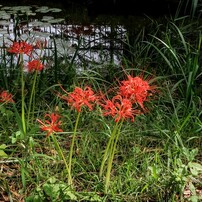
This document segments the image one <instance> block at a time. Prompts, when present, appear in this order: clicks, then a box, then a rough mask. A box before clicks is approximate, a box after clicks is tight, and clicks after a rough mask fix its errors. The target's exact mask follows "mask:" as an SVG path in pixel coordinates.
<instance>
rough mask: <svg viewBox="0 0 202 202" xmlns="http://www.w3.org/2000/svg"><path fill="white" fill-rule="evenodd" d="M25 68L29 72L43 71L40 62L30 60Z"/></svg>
mask: <svg viewBox="0 0 202 202" xmlns="http://www.w3.org/2000/svg"><path fill="white" fill-rule="evenodd" d="M27 67H28V71H29V72H33V71H41V70H42V69H43V64H42V63H41V61H40V60H32V61H30V62H28V65H27Z"/></svg>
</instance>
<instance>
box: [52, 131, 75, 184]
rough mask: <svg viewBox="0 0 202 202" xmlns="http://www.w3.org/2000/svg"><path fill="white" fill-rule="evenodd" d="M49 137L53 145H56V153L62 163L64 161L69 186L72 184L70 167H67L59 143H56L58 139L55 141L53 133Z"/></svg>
mask: <svg viewBox="0 0 202 202" xmlns="http://www.w3.org/2000/svg"><path fill="white" fill-rule="evenodd" d="M51 137H52V139H53V142H54V145H55V147H56V149H57V151H58V155H59V157H60V159H62V160H63V161H64V163H65V167H66V170H67V174H68V178H67V180H68V185H69V186H71V185H72V177H71V172H70V167H69V166H68V164H67V161H66V159H65V157H64V154H63V152H62V149H61V147H60V145H59V144H58V141H57V139H56V137H55V135H54V134H52V135H51Z"/></svg>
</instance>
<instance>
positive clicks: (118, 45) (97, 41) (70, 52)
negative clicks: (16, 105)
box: [0, 6, 126, 70]
mask: <svg viewBox="0 0 202 202" xmlns="http://www.w3.org/2000/svg"><path fill="white" fill-rule="evenodd" d="M59 12H61V10H60V9H57V8H49V7H47V6H43V7H36V6H35V7H31V6H16V7H3V6H2V7H1V10H0V16H1V17H0V18H1V19H0V47H1V49H2V50H3V48H6V47H9V46H10V45H11V44H12V43H13V41H15V40H17V41H19V40H25V41H27V42H28V43H31V44H33V45H34V44H36V42H37V41H45V42H46V49H45V50H44V52H43V53H42V56H43V57H45V58H46V60H47V61H48V62H47V66H48V65H49V66H51V64H53V61H51V60H52V58H53V56H55V55H54V53H55V52H56V51H57V57H58V58H60V59H61V60H69V61H72V60H74V63H75V64H77V65H78V66H77V67H78V70H79V67H83V66H85V68H90V67H91V66H93V65H98V66H99V65H103V64H107V63H113V64H119V62H120V58H121V56H122V51H123V41H124V40H125V36H126V30H125V29H124V26H122V25H95V24H92V25H72V24H71V25H68V24H67V23H66V22H65V19H64V18H61V17H58V16H57V15H55V14H56V13H59ZM55 16H56V17H55ZM38 51H39V50H36V54H39V52H38ZM25 60H26V58H25Z"/></svg>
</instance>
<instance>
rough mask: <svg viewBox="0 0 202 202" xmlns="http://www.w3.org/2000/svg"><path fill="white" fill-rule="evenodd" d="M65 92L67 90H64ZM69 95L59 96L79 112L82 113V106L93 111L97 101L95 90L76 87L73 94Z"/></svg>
mask: <svg viewBox="0 0 202 202" xmlns="http://www.w3.org/2000/svg"><path fill="white" fill-rule="evenodd" d="M63 91H65V90H64V89H63ZM65 92H66V91H65ZM66 93H67V92H66ZM67 94H68V96H63V95H59V97H60V98H62V99H63V100H65V101H67V103H68V104H69V105H70V106H72V107H73V108H75V109H76V110H77V111H78V112H81V108H82V106H87V107H88V108H89V110H90V111H91V110H92V109H93V105H94V103H95V101H96V100H97V97H96V95H95V94H94V92H93V90H92V89H91V88H90V87H88V86H87V87H85V88H84V90H83V89H81V88H79V87H76V88H75V89H74V91H73V92H71V93H67Z"/></svg>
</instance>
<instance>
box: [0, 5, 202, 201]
mask: <svg viewBox="0 0 202 202" xmlns="http://www.w3.org/2000/svg"><path fill="white" fill-rule="evenodd" d="M194 2H195V3H197V1H193V4H192V5H193V7H192V9H191V14H190V16H186V17H180V16H175V18H174V19H172V18H170V19H169V18H167V19H166V23H164V25H161V24H158V22H154V21H152V22H151V25H150V29H151V32H149V34H148V33H146V32H145V30H144V29H143V30H141V31H140V32H139V35H137V38H136V40H135V41H134V44H130V45H129V46H128V47H129V50H128V52H129V53H130V54H131V55H130V58H129V57H125V58H123V65H124V67H121V68H120V69H113V66H110V65H111V64H109V66H110V68H111V69H110V71H108V73H109V76H106V72H105V74H104V75H103V74H102V71H100V70H99V69H98V68H96V65H95V67H94V68H93V69H92V70H89V71H88V70H85V69H84V71H83V72H82V73H81V74H79V75H76V71H75V67H76V64H75V61H74V59H72V60H71V61H68V60H66V62H65V64H64V63H61V62H60V58H59V57H58V55H57V48H55V50H54V67H53V68H52V69H51V68H50V69H47V70H46V71H42V72H41V73H40V74H39V75H37V79H36V78H35V79H36V80H35V82H36V83H34V85H35V86H36V89H35V91H34V94H32V93H33V92H32V84H33V83H31V82H29V81H30V80H31V81H33V79H34V74H32V75H27V74H26V75H24V78H23V79H24V82H25V86H24V96H25V97H24V98H23V99H24V102H25V103H24V105H23V106H22V96H21V95H22V92H21V80H20V75H21V72H20V70H19V69H18V66H17V65H16V66H15V64H14V63H13V58H12V57H13V56H9V62H8V63H6V60H5V56H6V54H7V53H6V52H1V58H2V59H3V60H2V61H1V64H0V81H1V84H2V85H1V90H9V92H11V93H12V94H13V95H14V97H13V99H14V100H15V104H12V103H11V104H4V103H2V102H1V103H0V168H1V169H0V201H1V200H5V201H6V200H7V201H11V202H12V201H13V202H14V201H21V200H25V201H27V202H28V201H30V202H32V201H34V202H43V201H53V202H54V201H55V202H56V201H57V202H58V201H61V202H63V201H106V202H109V201H121V202H122V201H123V202H124V201H127V202H128V201H131V202H133V201H137V202H144V201H145V202H152V201H155V202H156V201H159V202H161V201H167V202H175V201H176V202H178V201H193V202H195V201H200V200H201V198H202V196H201V194H199V191H201V188H202V183H201V181H202V177H201V176H202V164H201V160H202V151H201V148H202V137H201V132H202V121H201V118H202V113H201V111H202V107H201V95H202V94H201V93H202V91H201V74H202V71H201V70H202V69H201V67H202V58H201V43H202V33H201V25H200V23H197V22H199V21H195V17H194V15H195V14H196V7H195V3H194ZM196 19H198V18H197V16H196ZM75 54H76V53H75ZM6 67H9V72H8V75H9V76H8V77H7V76H6V73H5V72H6ZM67 72H68V73H69V75H67V76H66V77H64V75H65V74H66V73H67ZM141 72H143V75H144V77H145V78H146V77H148V78H151V81H152V85H156V86H157V87H156V89H157V92H156V93H154V94H153V97H152V99H151V100H149V101H148V102H146V103H145V106H146V108H147V109H148V111H147V113H144V114H141V115H139V116H137V117H136V118H135V122H134V123H133V122H130V121H126V122H124V123H123V125H122V128H121V131H120V136H119V139H118V142H117V145H116V150H115V151H114V152H115V153H114V158H113V162H112V169H111V173H110V183H109V185H108V186H107V190H106V186H105V185H106V184H105V175H103V176H99V171H100V166H101V163H102V158H103V155H104V151H105V149H106V146H107V142H108V139H109V137H110V135H111V134H112V130H113V127H114V125H115V124H114V120H113V119H112V118H110V117H103V116H102V115H101V113H100V110H101V109H100V108H99V107H97V108H95V109H94V110H93V111H88V110H87V109H85V110H82V113H81V115H80V119H79V121H78V126H77V130H76V132H74V127H75V123H76V118H75V117H76V116H77V113H76V112H75V111H74V110H72V109H71V108H70V107H69V106H68V105H67V104H66V103H65V102H64V101H62V100H61V99H60V98H59V97H58V96H57V94H58V92H60V93H64V92H62V90H61V88H60V85H62V86H63V88H64V89H65V90H67V91H68V92H71V91H72V90H73V89H74V87H75V86H79V87H84V86H86V85H89V86H91V87H92V89H93V90H94V91H95V92H99V91H103V92H109V93H110V92H111V91H110V89H112V87H113V90H116V89H117V87H118V85H119V81H121V80H123V79H125V78H124V77H125V76H124V75H125V73H127V74H131V75H133V76H136V75H139V73H141ZM113 77H114V80H113ZM106 78H109V80H106ZM112 81H113V82H112ZM30 95H32V100H31V101H33V100H34V102H31V104H30ZM30 106H31V108H30V109H29V107H30ZM22 108H23V110H24V112H23V113H25V114H24V117H23V119H22V117H21V113H22ZM28 112H29V117H30V118H29V119H27V116H28ZM51 112H58V113H59V114H60V115H61V127H62V129H63V131H64V132H59V133H55V134H54V136H55V137H56V138H57V142H58V143H59V145H60V148H61V151H62V154H63V155H64V158H66V161H67V162H68V161H69V153H70V148H71V142H72V138H73V135H75V140H74V141H75V142H74V148H73V151H72V152H73V153H72V160H71V165H72V170H71V176H72V181H73V186H70V185H69V183H68V178H67V176H68V175H67V169H66V168H65V164H64V161H63V158H61V153H58V148H57V147H55V144H54V142H53V140H52V139H51V138H45V133H44V132H42V131H41V130H40V128H39V123H38V122H37V121H36V120H37V119H43V116H44V114H46V113H51ZM26 121H27V122H26ZM23 123H24V125H25V126H24V127H26V126H28V127H27V128H26V136H25V135H23V134H22V130H23V129H22V124H23ZM106 168H107V167H106V165H105V166H104V168H103V171H104V172H105V171H106ZM189 191H190V193H191V194H190V196H188V195H186V192H189Z"/></svg>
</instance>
